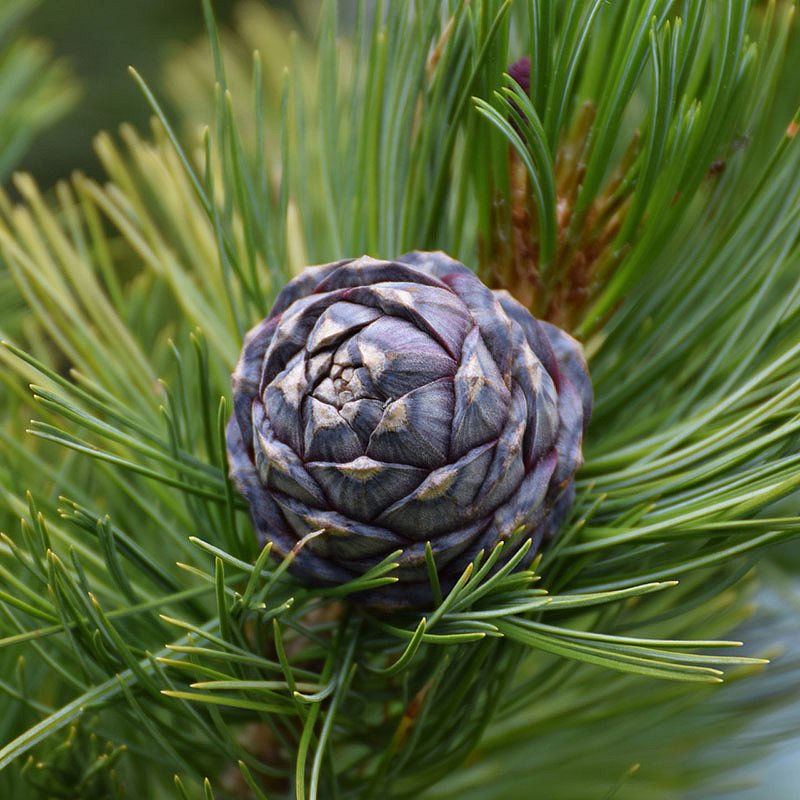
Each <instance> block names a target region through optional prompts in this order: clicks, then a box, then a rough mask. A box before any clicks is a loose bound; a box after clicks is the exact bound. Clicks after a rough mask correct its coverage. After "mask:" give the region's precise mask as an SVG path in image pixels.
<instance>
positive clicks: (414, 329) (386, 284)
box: [227, 252, 592, 609]
mask: <svg viewBox="0 0 800 800" xmlns="http://www.w3.org/2000/svg"><path fill="white" fill-rule="evenodd" d="M233 398H234V415H233V417H232V419H231V421H230V423H229V426H228V432H227V440H228V450H229V458H230V464H231V477H232V480H233V482H234V483H235V485H236V486H237V487H238V488H239V490H240V491H241V492H242V494H243V495H244V496H245V497H246V498H247V500H248V502H249V504H250V511H251V515H252V518H253V523H254V525H255V528H256V531H257V532H258V534H259V536H260V537H261V538H262V539H263V540H270V541H272V542H273V548H274V552H275V553H276V554H277V555H280V556H284V555H286V554H287V553H288V552H289V551H291V550H292V549H293V548H294V549H295V550H296V558H295V560H294V562H293V565H292V571H293V572H294V573H295V574H296V575H297V576H298V577H300V578H301V579H302V580H305V581H307V582H309V583H311V584H314V585H338V584H341V583H344V582H346V581H348V580H352V579H353V578H355V577H357V576H358V575H360V574H363V573H364V572H365V571H366V570H368V569H369V568H370V567H372V566H374V565H375V564H376V563H378V562H380V561H381V560H382V559H383V558H384V557H386V556H387V555H388V554H389V553H391V552H393V551H395V550H398V549H402V550H403V555H402V556H401V557H400V559H399V563H400V566H399V569H398V570H397V572H396V573H394V574H396V575H397V577H398V578H399V581H398V583H396V584H392V585H389V586H386V587H382V588H381V589H379V590H375V591H372V592H366V593H364V594H363V596H362V597H360V598H359V599H361V600H362V601H364V602H366V603H368V604H370V605H372V606H380V607H384V608H389V609H394V608H410V607H421V606H425V605H426V604H430V602H431V600H432V596H431V590H430V586H429V582H428V576H427V571H426V567H425V544H426V542H428V541H429V542H430V544H431V548H432V551H433V555H434V559H435V562H436V566H437V569H438V572H439V576H440V582H441V584H442V588H443V589H444V590H445V591H446V590H447V589H448V588H449V587H451V586H452V585H453V583H454V582H455V581H456V580H457V579H458V576H459V575H460V574H461V572H462V571H463V569H464V567H465V566H466V565H467V564H468V563H469V562H470V561H471V560H472V559H473V558H474V557H475V556H476V554H477V553H478V552H479V551H480V550H482V549H484V550H489V549H491V548H492V547H493V546H494V545H496V544H497V543H498V542H500V541H506V542H508V543H509V544H508V546H507V548H506V551H505V553H504V556H505V557H509V556H510V555H511V554H512V553H513V552H515V551H516V550H517V549H518V547H519V546H520V545H521V544H522V543H523V542H524V541H526V540H527V539H529V538H530V539H533V544H534V546H533V547H532V548H531V550H530V553H531V555H532V554H533V553H534V552H535V551H536V548H537V547H538V546H539V544H540V543H541V542H542V540H543V539H544V538H547V537H550V536H552V535H553V533H554V532H555V530H556V529H557V528H558V526H559V525H560V523H561V522H562V521H563V519H564V517H565V515H566V513H567V511H568V510H569V507H570V505H571V503H572V498H573V494H574V480H573V476H574V473H575V470H576V469H577V468H578V466H580V464H581V463H582V456H581V444H582V440H583V434H584V431H585V427H586V424H587V422H588V419H589V414H590V411H591V405H592V390H591V382H590V379H589V376H588V372H587V367H586V362H585V360H584V358H583V353H582V350H581V346H580V344H579V343H578V342H576V341H575V340H574V339H572V338H571V337H570V336H568V335H567V334H566V333H564V332H563V331H561V330H559V329H558V328H556V327H555V326H553V325H550V324H548V323H543V322H537V321H536V320H535V319H534V318H533V317H532V316H531V315H530V314H529V313H528V311H527V310H526V309H525V308H523V306H521V305H520V304H519V303H517V302H516V301H515V300H514V299H513V298H512V297H511V296H510V295H509V294H508V293H507V292H503V291H498V292H492V291H490V290H489V289H488V288H487V287H485V286H484V285H483V284H482V283H481V282H480V281H479V280H478V278H476V277H475V275H474V274H473V273H472V272H471V271H470V270H468V269H467V268H466V267H465V266H464V265H463V264H460V263H459V262H457V261H454V260H453V259H451V258H449V257H448V256H446V255H445V254H444V253H421V252H414V253H410V254H408V255H406V256H403V257H402V258H401V259H400V260H399V261H377V260H374V259H372V258H368V257H366V256H365V257H363V258H359V259H356V260H348V261H340V262H336V263H333V264H326V265H324V266H319V267H309V268H308V269H306V270H305V271H304V272H303V273H302V274H301V275H300V276H299V277H297V278H295V279H294V280H293V281H291V282H290V283H289V284H288V285H287V286H286V287H285V288H284V289H283V291H282V292H281V293H280V294H279V296H278V299H277V301H276V303H275V306H274V307H273V309H272V312H271V314H270V315H269V317H267V319H265V320H263V321H262V322H260V323H259V324H258V325H256V326H255V328H253V330H252V331H250V333H249V334H248V335H247V338H246V340H245V345H244V349H243V351H242V355H241V358H240V360H239V363H238V365H237V367H236V370H235V372H234V374H233ZM309 534H315V535H309ZM304 537H308V538H305V539H304ZM301 540H304V541H303V545H302V547H301V548H300V547H298V543H299V542H300V541H301Z"/></svg>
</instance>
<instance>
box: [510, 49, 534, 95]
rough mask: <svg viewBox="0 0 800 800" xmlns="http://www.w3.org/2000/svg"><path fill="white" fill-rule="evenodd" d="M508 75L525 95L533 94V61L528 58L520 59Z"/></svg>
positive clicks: (512, 66) (511, 67)
mask: <svg viewBox="0 0 800 800" xmlns="http://www.w3.org/2000/svg"><path fill="white" fill-rule="evenodd" d="M508 74H509V75H510V76H511V77H512V78H513V79H514V80H515V81H516V82H517V83H518V84H519V85H520V86H521V87H522V90H523V91H524V92H525V94H527V95H530V93H531V60H530V58H529V57H528V56H523V57H522V58H518V59H517V60H516V61H515V62H514V63H513V64H512V65H511V66H510V67H509V68H508Z"/></svg>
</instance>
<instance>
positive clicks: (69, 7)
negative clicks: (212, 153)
mask: <svg viewBox="0 0 800 800" xmlns="http://www.w3.org/2000/svg"><path fill="white" fill-rule="evenodd" d="M0 2H6V0H0ZM261 3H262V5H269V6H272V7H277V8H283V9H284V10H286V11H287V12H288V13H291V10H292V8H293V6H294V4H293V3H292V2H290V0H273V2H269V3H267V2H265V1H264V0H261ZM236 5H237V4H236V2H232V0H216V2H215V3H214V8H215V11H216V14H217V18H218V21H219V23H220V25H221V26H225V25H226V24H229V23H230V22H231V19H232V16H233V12H234V9H235V6H236ZM25 30H26V31H27V32H28V33H29V34H31V35H32V36H34V37H35V38H39V39H43V40H45V41H46V42H48V43H49V46H50V47H51V49H52V52H53V55H54V56H55V57H57V58H59V59H61V60H63V61H65V62H66V63H67V64H68V65H69V67H70V68H71V70H72V72H73V73H74V74H75V76H76V77H77V79H78V81H79V83H80V86H81V96H80V99H79V101H78V103H77V105H76V107H75V108H74V109H73V110H72V111H71V112H70V114H69V115H68V116H67V117H66V118H65V119H63V120H62V121H61V122H60V123H59V124H57V125H55V126H53V127H52V128H51V129H49V130H47V131H45V132H43V133H42V134H40V135H39V136H38V137H37V138H36V140H35V142H34V144H33V146H32V147H31V149H30V150H29V151H28V152H27V154H26V156H25V157H24V159H23V160H22V161H21V163H19V164H18V168H19V169H21V170H25V171H28V172H31V173H32V174H33V175H34V176H35V177H36V179H37V181H38V182H39V183H40V185H42V186H49V185H51V184H52V183H54V182H55V181H56V180H58V179H59V178H63V177H66V176H68V175H69V174H70V173H71V172H72V171H73V170H76V169H77V170H81V171H83V172H86V173H87V174H89V175H93V176H95V177H98V178H100V177H102V171H101V169H100V167H99V164H98V162H97V159H96V158H95V156H94V154H93V151H92V139H93V137H94V135H95V134H96V133H97V132H98V131H100V130H110V131H116V129H117V127H118V126H119V124H120V123H121V122H130V123H132V124H133V125H134V126H135V127H136V128H138V129H139V130H144V129H145V128H146V126H147V122H148V119H149V117H150V110H149V108H148V106H147V103H146V102H145V100H144V98H143V96H142V94H141V91H140V90H139V88H138V87H137V86H136V84H135V82H134V80H133V79H132V78H131V76H130V75H129V73H128V66H130V65H132V66H135V67H136V69H137V70H138V71H139V72H140V73H141V74H142V75H143V77H144V78H145V79H146V80H147V81H148V83H150V85H151V86H152V87H153V88H154V89H155V90H156V91H157V92H158V94H159V97H160V98H161V99H162V100H163V101H164V104H165V106H166V108H167V110H168V111H170V112H174V109H173V108H171V105H170V100H169V96H168V92H167V91H166V89H167V87H165V86H164V80H165V78H164V73H165V65H166V63H167V62H168V60H169V59H170V57H171V56H173V55H174V53H175V51H176V49H177V48H180V47H181V46H185V45H186V44H189V43H193V42H195V41H197V40H198V39H199V38H200V37H202V36H203V35H204V33H205V28H204V23H203V14H202V9H201V4H200V0H136V1H135V2H124V1H123V0H112V2H108V0H75V1H74V2H63V1H62V0H41V2H40V3H39V4H38V7H37V8H36V9H35V10H34V11H33V13H32V14H31V15H30V16H29V17H28V20H27V22H26V24H25Z"/></svg>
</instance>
